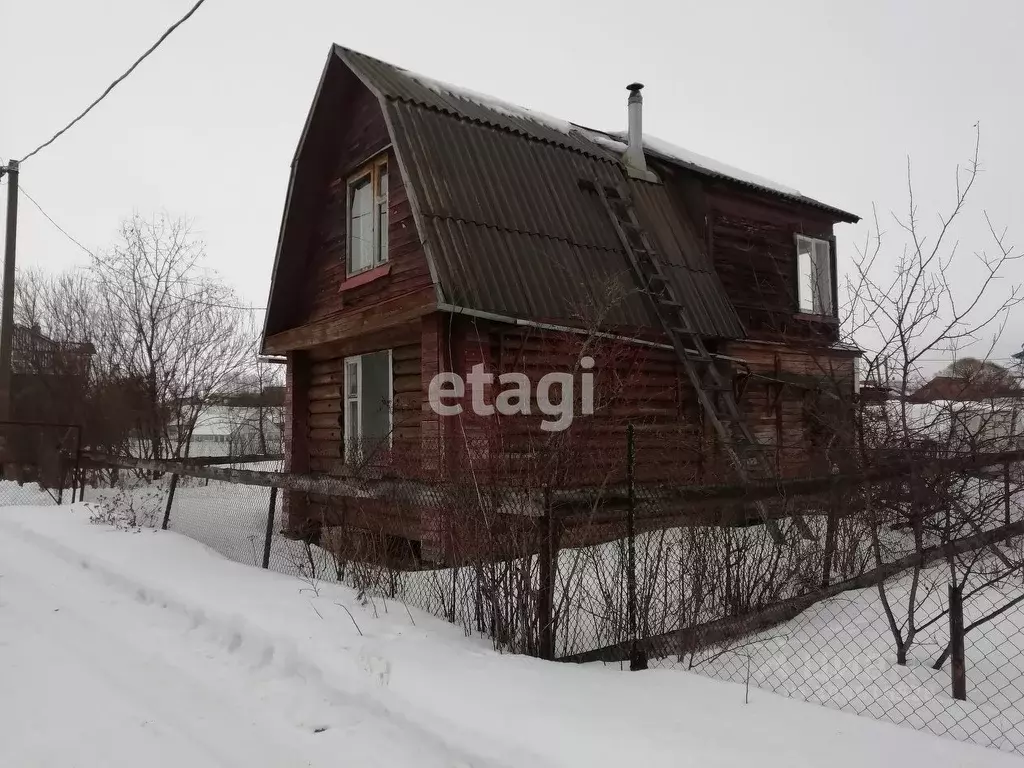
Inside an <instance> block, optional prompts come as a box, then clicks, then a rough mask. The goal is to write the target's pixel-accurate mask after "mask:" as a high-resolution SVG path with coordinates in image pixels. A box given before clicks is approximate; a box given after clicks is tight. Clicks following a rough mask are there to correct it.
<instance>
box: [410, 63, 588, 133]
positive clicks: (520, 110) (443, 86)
mask: <svg viewBox="0 0 1024 768" xmlns="http://www.w3.org/2000/svg"><path fill="white" fill-rule="evenodd" d="M405 72H406V74H407V75H408V76H409V77H411V78H412V79H413V80H415V81H416V82H418V83H419V84H420V85H422V86H424V87H426V88H429V89H430V90H432V91H433V92H434V93H437V94H440V95H441V96H454V97H456V98H458V99H463V100H464V101H469V102H472V103H473V104H477V105H479V106H481V107H484V108H486V109H491V110H494V111H495V112H498V113H499V114H502V115H505V116H506V117H515V118H518V119H519V120H528V121H531V122H534V123H539V124H540V125H544V126H546V127H548V128H551V129H552V130H554V131H558V132H559V133H564V134H567V135H568V134H570V133H572V132H573V128H574V127H575V126H574V125H573V124H572V123H570V122H569V121H568V120H562V119H561V118H558V117H553V116H551V115H549V114H546V113H545V112H538V111H537V110H534V109H527V108H526V107H520V106H519V105H518V104H513V103H512V102H509V101H504V100H503V99H499V98H496V97H495V96H490V95H488V94H486V93H480V92H479V91H473V90H470V89H468V88H462V87H460V86H457V85H452V84H451V83H446V82H444V81H443V80H435V79H434V78H432V77H427V76H426V75H421V74H419V73H417V72H411V71H409V70H405Z"/></svg>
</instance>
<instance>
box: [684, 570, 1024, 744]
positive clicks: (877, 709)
mask: <svg viewBox="0 0 1024 768" xmlns="http://www.w3.org/2000/svg"><path fill="white" fill-rule="evenodd" d="M946 568H947V567H946V566H945V565H942V564H940V565H937V566H935V567H933V568H930V569H927V570H926V571H924V573H923V574H922V576H921V586H920V588H919V595H920V596H921V597H920V599H919V600H918V602H917V609H916V610H917V621H916V623H917V625H918V626H925V625H928V624H930V620H931V619H934V618H936V617H939V618H938V620H937V621H936V622H935V623H931V625H930V626H928V627H927V628H926V629H925V630H924V631H922V632H921V633H920V634H919V635H917V636H916V637H915V639H914V643H913V644H912V645H911V648H910V652H909V654H908V660H907V665H906V666H900V665H897V664H896V663H895V660H896V652H895V643H894V640H893V637H892V634H891V632H890V630H889V623H888V619H887V618H886V616H885V611H884V608H883V607H882V604H881V600H880V598H879V595H878V591H877V590H876V589H864V590H859V591H855V592H848V593H845V594H843V595H840V596H839V597H836V598H834V599H832V600H827V601H823V602H821V603H818V604H816V605H814V606H812V607H811V608H809V609H808V610H807V611H804V613H802V614H801V615H800V616H798V617H797V618H795V619H793V620H792V621H790V622H788V623H786V624H782V625H780V626H777V627H774V628H772V629H771V630H769V631H766V632H763V633H761V634H757V635H753V636H750V637H747V638H744V639H743V640H741V641H739V642H738V643H737V645H736V646H735V647H733V648H731V649H726V650H724V651H723V650H722V649H710V650H708V651H705V652H704V653H702V654H698V655H697V656H696V658H695V659H693V665H692V667H690V668H691V669H692V670H693V671H694V672H699V673H701V674H706V675H711V676H713V677H716V678H718V679H721V680H732V681H737V682H738V681H746V680H747V679H748V677H749V680H750V684H751V685H753V686H757V687H758V688H761V689H763V690H768V691H773V692H776V693H781V694H785V695H786V696H791V697H793V698H798V699H803V700H804V701H810V702H815V703H818V704H823V705H825V706H828V707H835V708H837V709H842V710H845V711H848V712H853V713H856V714H863V715H867V716H869V717H873V718H876V719H878V720H888V721H890V722H894V723H899V724H902V725H908V726H910V727H912V728H915V729H918V730H922V731H930V732H932V733H935V734H939V735H943V736H952V737H953V738H956V739H958V740H961V741H971V742H974V743H976V744H981V745H984V746H992V747H997V748H999V749H1003V750H1006V751H1017V752H1018V753H1024V605H1022V604H1018V605H1015V606H1013V607H1011V608H1009V610H1007V611H1006V612H1005V613H1002V614H1001V615H999V616H997V617H996V618H995V619H993V620H992V621H991V622H989V623H986V624H983V625H980V626H979V627H978V628H977V629H976V630H974V631H971V632H969V633H968V634H967V637H966V668H967V698H968V700H967V701H964V702H961V701H956V700H954V699H953V698H952V696H951V695H950V666H949V662H948V661H947V662H946V663H945V665H944V667H943V668H942V669H941V670H934V669H932V664H933V663H934V661H935V659H936V658H937V657H938V656H939V654H940V653H941V652H942V650H943V649H944V648H945V646H946V643H947V642H948V638H949V630H948V624H947V621H948V620H947V619H946V618H944V617H941V615H942V613H943V612H944V610H945V609H946V607H947V600H946V591H945V587H946V583H947V580H948V573H947V570H946ZM911 578H912V576H911V574H906V575H904V576H901V577H899V578H897V579H894V580H892V581H890V582H889V583H888V585H887V593H888V596H889V600H890V604H891V605H892V607H893V612H894V615H895V617H896V620H897V623H898V624H899V625H900V626H901V627H902V626H903V625H904V624H905V622H906V618H907V595H908V594H909V589H910V583H911ZM1020 593H1021V585H1020V577H1019V576H1018V577H1016V578H1015V579H1007V580H1006V581H1005V582H1004V583H1002V584H1000V585H995V586H989V587H986V588H983V589H980V590H979V591H978V592H977V593H975V594H974V595H972V596H971V598H970V599H968V600H966V601H965V604H964V618H965V624H966V625H968V626H969V625H970V624H971V623H972V622H973V621H975V620H976V619H979V618H981V617H983V616H986V615H988V614H990V613H991V612H993V611H995V610H996V609H999V608H1000V607H1002V606H1005V605H1007V604H1008V603H1010V601H1012V600H1013V599H1014V598H1017V597H1018V596H1019V595H1020ZM904 632H905V629H904ZM664 661H666V662H668V663H674V662H676V658H675V657H672V658H671V659H667V660H664ZM689 665H690V660H689V659H684V660H683V661H682V666H684V667H686V666H689Z"/></svg>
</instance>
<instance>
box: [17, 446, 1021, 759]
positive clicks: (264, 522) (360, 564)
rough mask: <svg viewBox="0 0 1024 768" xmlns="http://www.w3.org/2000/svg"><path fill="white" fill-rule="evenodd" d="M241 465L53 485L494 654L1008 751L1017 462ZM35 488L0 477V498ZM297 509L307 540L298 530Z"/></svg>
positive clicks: (1015, 708) (1016, 623)
mask: <svg viewBox="0 0 1024 768" xmlns="http://www.w3.org/2000/svg"><path fill="white" fill-rule="evenodd" d="M631 453H632V452H631V451H626V452H624V455H629V454H631ZM236 458H238V459H240V460H237V461H236V460H228V459H225V461H224V462H223V463H216V462H210V461H209V460H206V461H205V463H202V464H200V463H198V462H189V463H185V462H145V461H140V460H131V459H113V458H110V457H105V458H104V457H99V456H93V457H91V458H90V459H87V460H83V461H82V463H81V467H80V470H79V471H78V472H74V471H71V475H72V477H71V478H70V482H69V483H68V486H69V487H73V488H74V489H75V490H74V492H73V494H72V498H73V499H75V498H77V499H81V498H82V490H83V488H84V494H85V500H86V502H88V503H89V504H91V505H92V506H93V514H94V517H95V519H96V521H97V522H105V523H109V524H111V525H115V526H120V527H126V528H134V527H140V526H149V527H157V528H159V527H164V528H166V529H168V530H171V531H175V532H178V533H181V534H183V535H187V536H189V537H191V538H193V539H196V540H197V541H199V542H202V543H203V544H205V545H207V546H209V547H210V548H212V549H214V550H216V551H217V552H219V553H220V554H222V555H223V556H225V557H227V558H230V559H232V560H235V561H238V562H240V563H245V564H247V565H251V566H255V567H263V568H268V569H271V570H275V571H279V572H282V573H286V574H290V575H292V576H295V577H297V578H298V579H300V580H303V581H304V582H306V583H307V584H308V585H311V586H313V587H314V588H315V586H316V584H317V583H318V582H319V581H322V580H331V581H335V580H336V581H341V582H343V583H345V584H347V585H349V586H351V587H352V588H354V589H356V590H357V591H358V593H359V595H360V597H361V599H363V600H365V601H367V602H368V603H372V604H373V605H374V607H375V608H379V609H380V610H387V607H388V603H389V601H400V602H403V603H405V604H407V605H410V606H415V607H418V608H420V609H423V610H425V611H428V612H430V613H432V614H434V615H437V616H440V617H442V618H444V619H446V620H448V621H451V622H453V623H455V624H458V625H459V626H461V627H463V628H464V629H465V631H466V632H467V633H479V634H481V635H485V636H487V637H489V638H491V640H492V641H493V643H494V645H495V647H496V648H497V649H499V650H501V651H505V652H514V653H525V654H529V655H534V656H539V657H541V658H549V659H557V660H561V661H563V662H570V663H571V662H575V663H602V664H608V665H616V666H617V667H620V668H622V669H626V668H629V669H637V670H639V669H645V668H648V667H661V668H671V669H676V670H683V671H687V672H691V673H696V674H701V675H706V676H709V677H714V678H717V679H721V680H727V681H731V682H733V683H739V684H741V685H743V686H745V687H746V688H747V691H748V693H747V694H746V695H750V693H749V692H750V691H751V690H755V689H763V690H767V691H772V692H774V693H778V694H782V695H785V696H790V697H793V698H798V699H803V700H806V701H809V702H814V703H817V704H822V705H825V706H829V707H833V708H836V709H841V710H845V711H849V712H853V713H856V714H860V715H866V716H870V717H873V718H876V719H881V720H887V721H890V722H893V723H897V724H900V725H905V726H909V727H913V728H916V729H919V730H924V731H928V732H931V733H935V734H938V735H942V736H948V737H952V738H956V739H960V740H964V741H970V742H974V743H977V744H981V745H985V746H990V747H994V748H998V749H1002V750H1006V751H1013V752H1018V753H1020V754H1024V612H1022V611H1024V513H1022V509H1021V501H1020V498H1021V495H1020V490H1021V485H1022V481H1024V453H1022V452H1020V451H1016V450H1010V451H1003V452H988V453H974V454H972V455H967V456H964V455H945V456H937V455H935V454H934V452H932V453H928V454H927V455H924V454H920V455H918V454H913V453H907V454H905V455H903V456H902V458H899V459H897V458H894V457H892V456H887V457H886V459H885V461H880V462H878V463H877V464H876V465H873V466H862V467H860V468H859V469H858V470H857V472H856V473H847V474H842V473H836V474H830V475H822V476H814V477H802V478H796V479H791V480H784V481H761V482H753V483H750V484H746V485H742V486H738V485H735V484H733V485H729V484H715V485H706V484H705V485H700V486H695V485H677V486H669V485H665V484H663V483H662V484H653V483H646V482H644V483H641V482H633V481H632V477H631V475H630V473H629V472H628V471H627V472H625V473H624V477H626V479H627V482H626V484H625V485H622V484H612V485H607V486H604V487H600V488H592V487H591V488H567V487H559V488H553V487H541V488H531V487H527V486H524V485H517V486H515V487H506V488H499V487H497V486H481V485H474V486H465V485H462V484H459V483H447V484H440V483H435V484H430V483H425V482H422V481H412V480H408V481H404V480H396V479H395V478H393V477H391V478H379V477H372V476H363V477H347V478H346V477H326V476H310V475H293V474H288V473H283V472H280V471H278V470H279V468H280V465H279V461H278V460H277V459H276V458H267V457H236ZM33 494H34V495H33ZM46 498H49V499H50V500H51V502H50V503H52V502H53V501H54V500H55V499H54V497H53V496H51V495H50V494H48V493H46V492H45V491H40V490H39V489H38V488H34V487H33V486H32V485H31V483H27V484H24V485H20V486H19V485H18V484H17V483H14V482H6V483H4V484H3V485H2V486H0V504H25V503H47V502H45V499H46ZM64 498H65V500H67V497H66V496H65V497H64ZM300 512H301V514H300ZM311 515H313V516H319V522H320V525H319V526H318V527H316V528H315V529H313V528H308V527H304V526H295V525H292V523H293V522H294V520H296V519H300V518H301V519H303V520H308V519H310V516H311ZM798 520H799V522H798ZM410 521H415V524H416V525H415V526H413V527H410V526H411V523H410ZM768 521H772V522H773V524H774V526H776V527H777V530H776V531H775V532H773V531H772V530H771V527H770V526H769V525H768V524H766V523H767V522H768ZM412 530H417V531H419V532H420V533H419V538H418V539H415V538H413V537H412V536H411V535H410V531H412ZM438 531H440V533H438Z"/></svg>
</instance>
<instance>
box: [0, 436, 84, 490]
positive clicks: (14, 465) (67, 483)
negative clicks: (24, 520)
mask: <svg viewBox="0 0 1024 768" xmlns="http://www.w3.org/2000/svg"><path fill="white" fill-rule="evenodd" d="M80 443H81V429H80V428H79V427H78V425H76V424H49V423H43V422H35V421H0V468H2V469H0V505H4V506H8V505H14V504H18V505H38V504H44V505H49V504H60V503H61V502H62V501H66V500H71V501H73V500H74V498H73V497H74V496H75V494H76V493H77V481H78V472H77V461H78V455H79V448H80Z"/></svg>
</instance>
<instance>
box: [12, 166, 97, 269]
mask: <svg viewBox="0 0 1024 768" xmlns="http://www.w3.org/2000/svg"><path fill="white" fill-rule="evenodd" d="M18 191H19V192H21V194H23V195H24V196H25V197H27V198H28V201H29V202H30V203H32V205H34V206H35V207H36V208H37V209H39V212H40V213H41V214H43V216H45V217H46V220H47V221H48V222H50V223H51V224H53V226H55V227H56V228H57V231H59V232H60V233H61V234H62V235H64V237H66V238H67V239H68V240H70V241H71V242H72V243H74V244H75V245H77V246H78V247H79V248H81V249H82V250H83V251H85V252H86V253H87V254H89V255H90V256H92V257H93V258H94V259H95V258H96V254H94V253H93V252H92V251H90V250H89V249H88V248H86V247H85V246H84V245H82V244H81V243H80V242H78V240H76V239H75V238H74V237H72V236H71V235H69V234H68V233H67V231H65V229H64V228H63V227H62V226H61V225H60V224H58V223H57V222H56V221H54V220H53V218H52V217H51V216H50V214H48V213H47V212H46V211H44V210H43V206H41V205H40V204H39V203H37V202H36V199H35V198H34V197H32V195H30V194H29V193H28V190H26V189H25V187H24V185H22V184H20V183H19V184H18Z"/></svg>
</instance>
